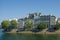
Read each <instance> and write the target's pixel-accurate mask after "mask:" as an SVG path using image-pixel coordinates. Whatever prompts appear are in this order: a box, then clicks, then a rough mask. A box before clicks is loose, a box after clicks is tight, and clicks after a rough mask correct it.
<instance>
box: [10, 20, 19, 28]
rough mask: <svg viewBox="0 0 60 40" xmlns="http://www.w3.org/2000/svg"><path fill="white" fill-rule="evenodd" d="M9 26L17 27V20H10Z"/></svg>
mask: <svg viewBox="0 0 60 40" xmlns="http://www.w3.org/2000/svg"><path fill="white" fill-rule="evenodd" d="M10 26H11V28H17V26H18V24H17V21H16V20H12V21H11V25H10Z"/></svg>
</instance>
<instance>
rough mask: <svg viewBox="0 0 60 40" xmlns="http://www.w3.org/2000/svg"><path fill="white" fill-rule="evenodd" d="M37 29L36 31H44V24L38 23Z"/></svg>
mask: <svg viewBox="0 0 60 40" xmlns="http://www.w3.org/2000/svg"><path fill="white" fill-rule="evenodd" d="M37 28H38V29H45V28H46V24H45V23H43V22H41V23H39V24H38V25H37Z"/></svg>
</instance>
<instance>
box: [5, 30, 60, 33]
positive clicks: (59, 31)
mask: <svg viewBox="0 0 60 40" xmlns="http://www.w3.org/2000/svg"><path fill="white" fill-rule="evenodd" d="M5 33H20V34H60V30H57V31H55V32H48V31H45V32H44V31H41V32H31V31H22V32H5Z"/></svg>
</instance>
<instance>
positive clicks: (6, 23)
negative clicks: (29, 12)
mask: <svg viewBox="0 0 60 40" xmlns="http://www.w3.org/2000/svg"><path fill="white" fill-rule="evenodd" d="M1 25H2V28H3V29H5V28H6V29H8V28H9V27H10V21H8V20H4V21H2V23H1Z"/></svg>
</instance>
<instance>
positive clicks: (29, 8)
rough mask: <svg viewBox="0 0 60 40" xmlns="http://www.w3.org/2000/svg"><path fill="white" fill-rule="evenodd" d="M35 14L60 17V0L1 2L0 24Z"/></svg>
mask: <svg viewBox="0 0 60 40" xmlns="http://www.w3.org/2000/svg"><path fill="white" fill-rule="evenodd" d="M34 12H41V13H42V14H53V15H55V16H56V17H60V0H0V22H1V21H2V20H6V19H13V18H22V17H25V16H26V15H28V14H29V13H34Z"/></svg>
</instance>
